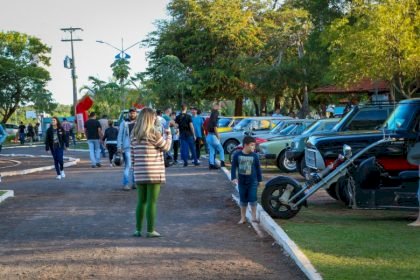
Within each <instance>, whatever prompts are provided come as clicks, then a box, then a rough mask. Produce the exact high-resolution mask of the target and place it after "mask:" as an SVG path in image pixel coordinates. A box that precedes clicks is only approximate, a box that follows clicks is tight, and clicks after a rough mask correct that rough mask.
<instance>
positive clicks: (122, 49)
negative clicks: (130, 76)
mask: <svg viewBox="0 0 420 280" xmlns="http://www.w3.org/2000/svg"><path fill="white" fill-rule="evenodd" d="M96 42H97V43H100V44H105V45H108V46H110V47H111V48H114V49H116V50H117V51H119V52H120V54H121V57H120V58H127V59H129V58H130V56H129V55H128V54H126V53H125V51H127V50H129V49H131V48H132V47H134V46H136V45H138V44H140V43H141V41H138V42H137V43H134V44H132V45H131V46H129V47H128V48H125V49H124V39H123V38H121V49H120V48H118V47H116V46H114V45H111V44H110V43H108V42H105V41H102V40H96ZM124 54H126V55H127V56H128V57H124Z"/></svg>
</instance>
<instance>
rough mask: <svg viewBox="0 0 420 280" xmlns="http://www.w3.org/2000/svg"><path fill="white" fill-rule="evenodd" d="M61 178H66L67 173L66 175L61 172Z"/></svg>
mask: <svg viewBox="0 0 420 280" xmlns="http://www.w3.org/2000/svg"><path fill="white" fill-rule="evenodd" d="M61 178H66V173H64V170H61Z"/></svg>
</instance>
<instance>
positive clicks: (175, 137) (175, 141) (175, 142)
mask: <svg viewBox="0 0 420 280" xmlns="http://www.w3.org/2000/svg"><path fill="white" fill-rule="evenodd" d="M175 118H176V112H172V113H171V122H172V124H173V125H172V127H171V134H172V156H173V164H178V163H179V162H178V151H179V147H180V144H179V129H178V125H177V124H176V123H175Z"/></svg>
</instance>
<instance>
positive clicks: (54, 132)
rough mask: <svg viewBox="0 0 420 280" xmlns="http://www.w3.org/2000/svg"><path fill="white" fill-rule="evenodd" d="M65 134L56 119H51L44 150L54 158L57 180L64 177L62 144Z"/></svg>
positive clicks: (63, 143) (64, 147)
mask: <svg viewBox="0 0 420 280" xmlns="http://www.w3.org/2000/svg"><path fill="white" fill-rule="evenodd" d="M64 137H65V133H64V130H63V128H62V127H61V124H60V121H59V120H58V118H57V117H52V118H51V126H50V127H49V128H48V129H47V133H46V137H45V150H46V151H47V152H48V151H51V154H52V156H53V158H54V166H55V171H56V172H57V177H56V179H57V180H61V179H63V178H65V177H66V174H65V173H64V159H63V156H64V150H65V149H66V146H65V142H64Z"/></svg>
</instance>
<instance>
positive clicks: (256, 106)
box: [252, 99, 260, 117]
mask: <svg viewBox="0 0 420 280" xmlns="http://www.w3.org/2000/svg"><path fill="white" fill-rule="evenodd" d="M252 102H253V103H254V107H255V115H256V116H257V117H259V116H260V109H259V108H258V102H257V101H255V100H254V99H252Z"/></svg>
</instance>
